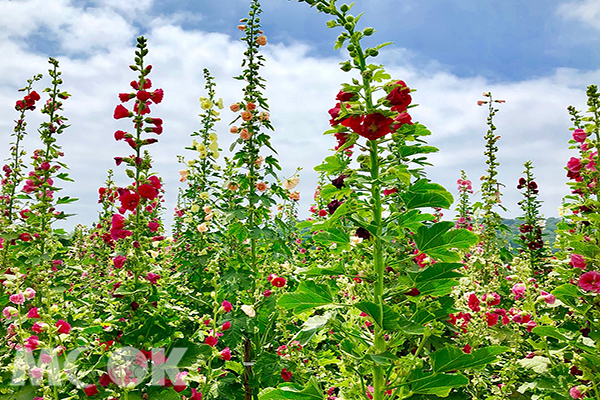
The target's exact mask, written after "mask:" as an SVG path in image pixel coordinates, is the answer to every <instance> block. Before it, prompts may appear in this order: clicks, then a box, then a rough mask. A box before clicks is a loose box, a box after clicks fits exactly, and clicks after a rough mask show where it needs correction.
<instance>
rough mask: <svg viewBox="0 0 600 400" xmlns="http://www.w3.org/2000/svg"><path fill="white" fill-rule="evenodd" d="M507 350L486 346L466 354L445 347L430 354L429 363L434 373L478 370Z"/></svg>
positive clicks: (451, 347) (501, 347)
mask: <svg viewBox="0 0 600 400" xmlns="http://www.w3.org/2000/svg"><path fill="white" fill-rule="evenodd" d="M508 349H509V348H508V347H504V346H486V347H483V348H481V349H477V350H474V351H473V352H472V353H471V354H467V353H464V352H463V351H462V350H460V349H458V348H456V347H454V346H445V347H444V348H443V349H441V350H438V351H436V352H435V353H432V354H431V363H432V366H433V371H434V372H436V373H439V372H448V371H462V370H465V369H479V368H482V367H484V366H485V365H487V364H490V363H492V362H494V361H496V356H497V355H498V354H501V353H504V352H505V351H507V350H508Z"/></svg>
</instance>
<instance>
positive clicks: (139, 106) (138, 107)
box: [133, 102, 150, 115]
mask: <svg viewBox="0 0 600 400" xmlns="http://www.w3.org/2000/svg"><path fill="white" fill-rule="evenodd" d="M133 112H134V113H136V114H140V115H145V114H150V107H149V105H148V104H147V103H137V102H136V103H135V105H134V106H133Z"/></svg>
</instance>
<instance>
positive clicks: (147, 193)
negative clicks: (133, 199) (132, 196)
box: [138, 183, 158, 200]
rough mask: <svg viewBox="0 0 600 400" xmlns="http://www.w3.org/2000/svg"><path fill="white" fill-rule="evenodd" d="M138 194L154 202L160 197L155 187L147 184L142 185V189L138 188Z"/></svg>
mask: <svg viewBox="0 0 600 400" xmlns="http://www.w3.org/2000/svg"><path fill="white" fill-rule="evenodd" d="M138 193H139V194H140V196H142V197H143V198H144V199H148V200H154V199H155V198H156V196H157V195H158V192H157V191H156V189H155V188H154V186H152V185H148V184H147V183H144V184H143V185H140V187H139V188H138Z"/></svg>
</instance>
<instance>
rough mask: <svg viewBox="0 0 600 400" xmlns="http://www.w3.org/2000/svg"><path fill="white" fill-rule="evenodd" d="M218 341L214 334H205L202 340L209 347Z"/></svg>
mask: <svg viewBox="0 0 600 400" xmlns="http://www.w3.org/2000/svg"><path fill="white" fill-rule="evenodd" d="M218 342H219V339H217V338H216V337H214V336H207V337H206V339H205V340H204V343H206V344H207V345H209V346H210V347H215V346H216V345H217V343H218Z"/></svg>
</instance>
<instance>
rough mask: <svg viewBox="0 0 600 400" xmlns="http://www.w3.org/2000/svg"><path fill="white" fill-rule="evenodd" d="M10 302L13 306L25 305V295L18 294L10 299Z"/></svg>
mask: <svg viewBox="0 0 600 400" xmlns="http://www.w3.org/2000/svg"><path fill="white" fill-rule="evenodd" d="M8 300H10V302H11V303H13V304H18V305H21V304H23V303H25V296H24V295H23V293H17V294H13V295H11V296H10V297H9V298H8Z"/></svg>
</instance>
